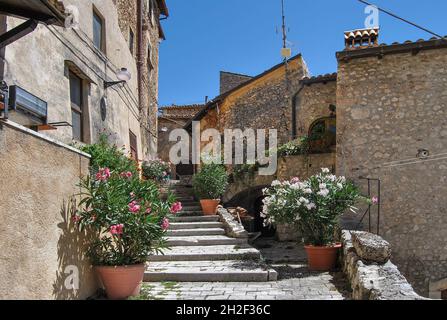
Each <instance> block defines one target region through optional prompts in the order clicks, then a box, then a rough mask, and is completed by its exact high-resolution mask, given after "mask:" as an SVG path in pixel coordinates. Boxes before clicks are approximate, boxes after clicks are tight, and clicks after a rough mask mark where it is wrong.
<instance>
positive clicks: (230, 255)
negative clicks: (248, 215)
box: [148, 245, 261, 262]
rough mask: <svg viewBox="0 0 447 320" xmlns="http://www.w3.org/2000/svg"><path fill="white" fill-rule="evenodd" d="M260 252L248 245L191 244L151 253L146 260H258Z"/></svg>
mask: <svg viewBox="0 0 447 320" xmlns="http://www.w3.org/2000/svg"><path fill="white" fill-rule="evenodd" d="M260 258H261V253H260V252H259V251H258V250H256V249H254V248H252V247H250V246H241V247H239V246H234V245H219V246H195V247H194V246H193V247H185V246H178V247H173V248H171V250H166V252H165V253H164V255H162V254H160V255H152V256H150V257H149V259H148V261H149V262H151V261H157V262H159V261H208V260H259V259H260Z"/></svg>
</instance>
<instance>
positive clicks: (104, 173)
mask: <svg viewBox="0 0 447 320" xmlns="http://www.w3.org/2000/svg"><path fill="white" fill-rule="evenodd" d="M110 176H111V173H110V169H109V168H101V169H99V171H98V173H97V174H96V180H98V181H107V180H108V179H109V178H110Z"/></svg>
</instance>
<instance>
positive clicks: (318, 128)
mask: <svg viewBox="0 0 447 320" xmlns="http://www.w3.org/2000/svg"><path fill="white" fill-rule="evenodd" d="M336 143H337V122H336V118H335V117H327V118H320V119H318V120H316V121H315V122H314V123H312V125H311V126H310V128H309V144H310V151H311V152H314V153H319V152H329V151H331V149H332V147H334V146H335V145H336Z"/></svg>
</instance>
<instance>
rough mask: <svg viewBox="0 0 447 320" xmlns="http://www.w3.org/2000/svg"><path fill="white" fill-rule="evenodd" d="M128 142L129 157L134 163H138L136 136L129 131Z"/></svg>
mask: <svg viewBox="0 0 447 320" xmlns="http://www.w3.org/2000/svg"><path fill="white" fill-rule="evenodd" d="M129 140H130V156H131V158H132V159H134V160H135V161H138V144H137V136H136V135H135V134H134V133H133V132H132V131H129Z"/></svg>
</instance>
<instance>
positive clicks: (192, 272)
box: [144, 260, 278, 282]
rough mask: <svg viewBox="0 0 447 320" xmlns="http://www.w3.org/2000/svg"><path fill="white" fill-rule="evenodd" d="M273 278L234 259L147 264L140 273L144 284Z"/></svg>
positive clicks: (266, 271) (253, 264)
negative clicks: (143, 271) (142, 273)
mask: <svg viewBox="0 0 447 320" xmlns="http://www.w3.org/2000/svg"><path fill="white" fill-rule="evenodd" d="M277 278H278V275H277V273H276V271H275V270H273V269H266V268H264V267H263V266H262V265H260V264H259V263H256V262H249V263H246V262H243V261H235V260H228V261H218V262H217V263H216V262H215V261H179V262H151V263H149V264H148V266H147V269H146V272H145V273H144V281H145V282H160V281H178V282H266V281H276V280H277Z"/></svg>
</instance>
